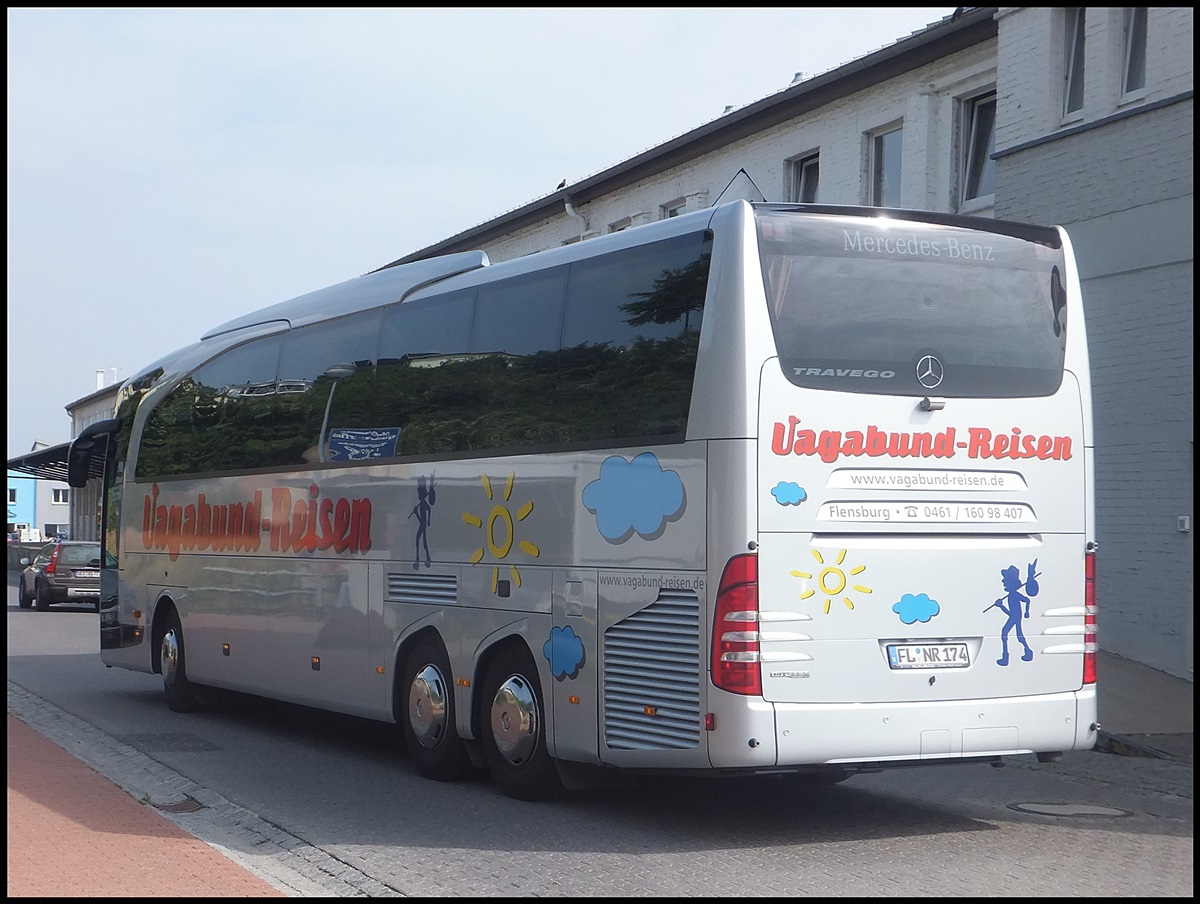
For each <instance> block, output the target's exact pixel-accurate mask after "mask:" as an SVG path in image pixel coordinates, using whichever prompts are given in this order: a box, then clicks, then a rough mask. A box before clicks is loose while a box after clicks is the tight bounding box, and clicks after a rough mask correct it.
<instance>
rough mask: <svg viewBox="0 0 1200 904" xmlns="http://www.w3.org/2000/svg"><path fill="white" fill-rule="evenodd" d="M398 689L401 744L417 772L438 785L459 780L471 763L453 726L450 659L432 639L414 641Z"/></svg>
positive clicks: (430, 636)
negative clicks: (401, 708)
mask: <svg viewBox="0 0 1200 904" xmlns="http://www.w3.org/2000/svg"><path fill="white" fill-rule="evenodd" d="M398 689H399V690H400V692H401V693H403V694H405V698H404V700H405V708H404V712H403V714H402V716H401V718H400V722H401V724H402V725H403V727H404V741H405V744H406V746H407V747H408V752H409V755H410V756H411V757H412V759H413V763H415V764H416V767H417V771H418V772H419V773H421V775H423V776H425V777H426V778H431V779H434V780H435V781H439V782H452V781H454V780H456V779H459V778H461V777H462V776H463V774H464V773H465V772H466V771H467V767H468V766H470V762H471V761H470V759H469V758H468V756H467V749H466V747H465V746H464V745H463V742H462V739H461V738H460V737H459V736H458V729H457V728H456V727H455V723H454V684H453V682H452V681H451V679H450V658H449V657H448V656H447V655H446V651H445V649H444V648H443V647H442V644H441V642H440V641H439V640H438V639H437V638H436V637H434V636H432V635H425V636H424V637H421V638H420V639H418V640H417V642H416V645H415V646H414V647H413V648H412V650H410V651H409V654H408V656H407V658H406V659H405V662H404V672H403V673H402V675H401V681H400V685H399V688H398Z"/></svg>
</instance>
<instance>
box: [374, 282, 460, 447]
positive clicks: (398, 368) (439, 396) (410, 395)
mask: <svg viewBox="0 0 1200 904" xmlns="http://www.w3.org/2000/svg"><path fill="white" fill-rule="evenodd" d="M474 312H475V290H474V289H466V290H460V291H458V292H451V293H448V294H446V295H441V296H435V297H433V298H423V299H418V300H414V301H406V302H404V303H403V304H399V305H394V306H392V307H390V308H387V309H386V310H385V311H384V315H383V325H382V327H381V329H380V341H379V365H378V368H377V370H376V381H375V385H376V396H377V401H376V404H377V405H378V408H377V417H378V419H379V421H380V422H381V423H384V424H387V425H389V426H394V427H396V428H398V429H399V431H400V438H399V446H398V450H397V454H399V455H425V454H430V453H435V452H455V451H459V450H462V449H465V448H467V446H466V430H467V417H468V416H469V415H470V413H471V412H472V411H473V410H474V406H473V405H471V404H470V403H469V399H471V398H472V397H474V395H475V394H476V393H477V391H478V388H477V387H475V386H472V385H470V384H469V383H467V382H464V381H463V380H462V379H458V378H457V373H456V370H455V368H454V367H453V366H452V365H453V364H455V363H456V362H458V361H461V360H462V359H464V358H465V356H466V355H467V354H468V343H469V337H470V331H471V319H472V317H473V316H474ZM447 368H448V369H447Z"/></svg>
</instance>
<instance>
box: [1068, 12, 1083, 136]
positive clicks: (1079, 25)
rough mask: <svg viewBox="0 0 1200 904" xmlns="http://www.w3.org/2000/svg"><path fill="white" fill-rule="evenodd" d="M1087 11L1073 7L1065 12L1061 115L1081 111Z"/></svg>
mask: <svg viewBox="0 0 1200 904" xmlns="http://www.w3.org/2000/svg"><path fill="white" fill-rule="evenodd" d="M1086 13H1087V10H1086V9H1084V8H1083V7H1082V6H1073V7H1070V8H1069V9H1068V10H1067V27H1066V29H1065V32H1064V35H1065V38H1066V46H1065V47H1064V56H1063V113H1064V114H1071V113H1077V112H1079V111H1080V110H1082V109H1083V33H1084V25H1085V19H1086Z"/></svg>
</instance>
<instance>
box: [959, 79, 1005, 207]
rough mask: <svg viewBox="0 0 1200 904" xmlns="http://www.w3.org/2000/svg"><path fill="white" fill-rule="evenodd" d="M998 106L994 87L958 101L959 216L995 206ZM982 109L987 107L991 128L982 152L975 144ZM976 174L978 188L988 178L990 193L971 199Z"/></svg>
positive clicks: (981, 192)
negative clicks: (989, 112) (959, 118)
mask: <svg viewBox="0 0 1200 904" xmlns="http://www.w3.org/2000/svg"><path fill="white" fill-rule="evenodd" d="M997 104H998V96H997V93H996V89H995V88H994V87H993V88H991V89H989V90H987V91H982V92H979V93H976V94H973V95H970V96H968V97H964V98H963V99H962V101H961V106H960V111H961V113H960V115H961V131H960V140H961V142H962V144H961V152H960V154H959V187H958V211H959V213H974V212H976V211H978V210H982V209H984V208H986V207H992V206H994V205H995V203H996V161H995V160H994V159H993V156H992V155H993V154H994V153H995V150H996V114H997ZM985 105H990V106H991V108H992V112H991V125H990V135H989V136H988V141H987V145H986V147H985V148H983V149H982V152H981V150H980V147H979V140H978V139H979V133H978V129H979V120H980V115H979V114H980V109H981V108H982V107H983V106H985ZM977 171H978V173H979V176H978V179H979V185H980V186H983V185H986V184H987V183H988V181H989V176H990V183H991V190H990V191H976V192H975V194H974V195H970V194H968V193H969V192H970V191H971V190H972V189H971V185H972V182H973V181H975V174H976V172H977Z"/></svg>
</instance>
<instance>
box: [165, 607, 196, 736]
mask: <svg viewBox="0 0 1200 904" xmlns="http://www.w3.org/2000/svg"><path fill="white" fill-rule="evenodd" d="M165 617H166V620H167V626H166V630H164V631H163V635H162V641H161V642H160V644H159V664H160V668H161V669H162V676H163V694H164V696H165V697H166V698H167V706H168V707H170V709H171V711H172V712H177V713H190V712H194V711H195V710H196V709H197V708H198V707H199V705H200V704H199V700H198V699H197V697H196V689H195V687H193V685H192V683H191V681H189V680H188V676H187V654H186V652H185V648H184V644H183V626H182V625H181V624H180V623H179V615H178V614H177V613H176V612H175V610H174V609H171V610H170V611H168V612H167V613H166V615H165Z"/></svg>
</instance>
